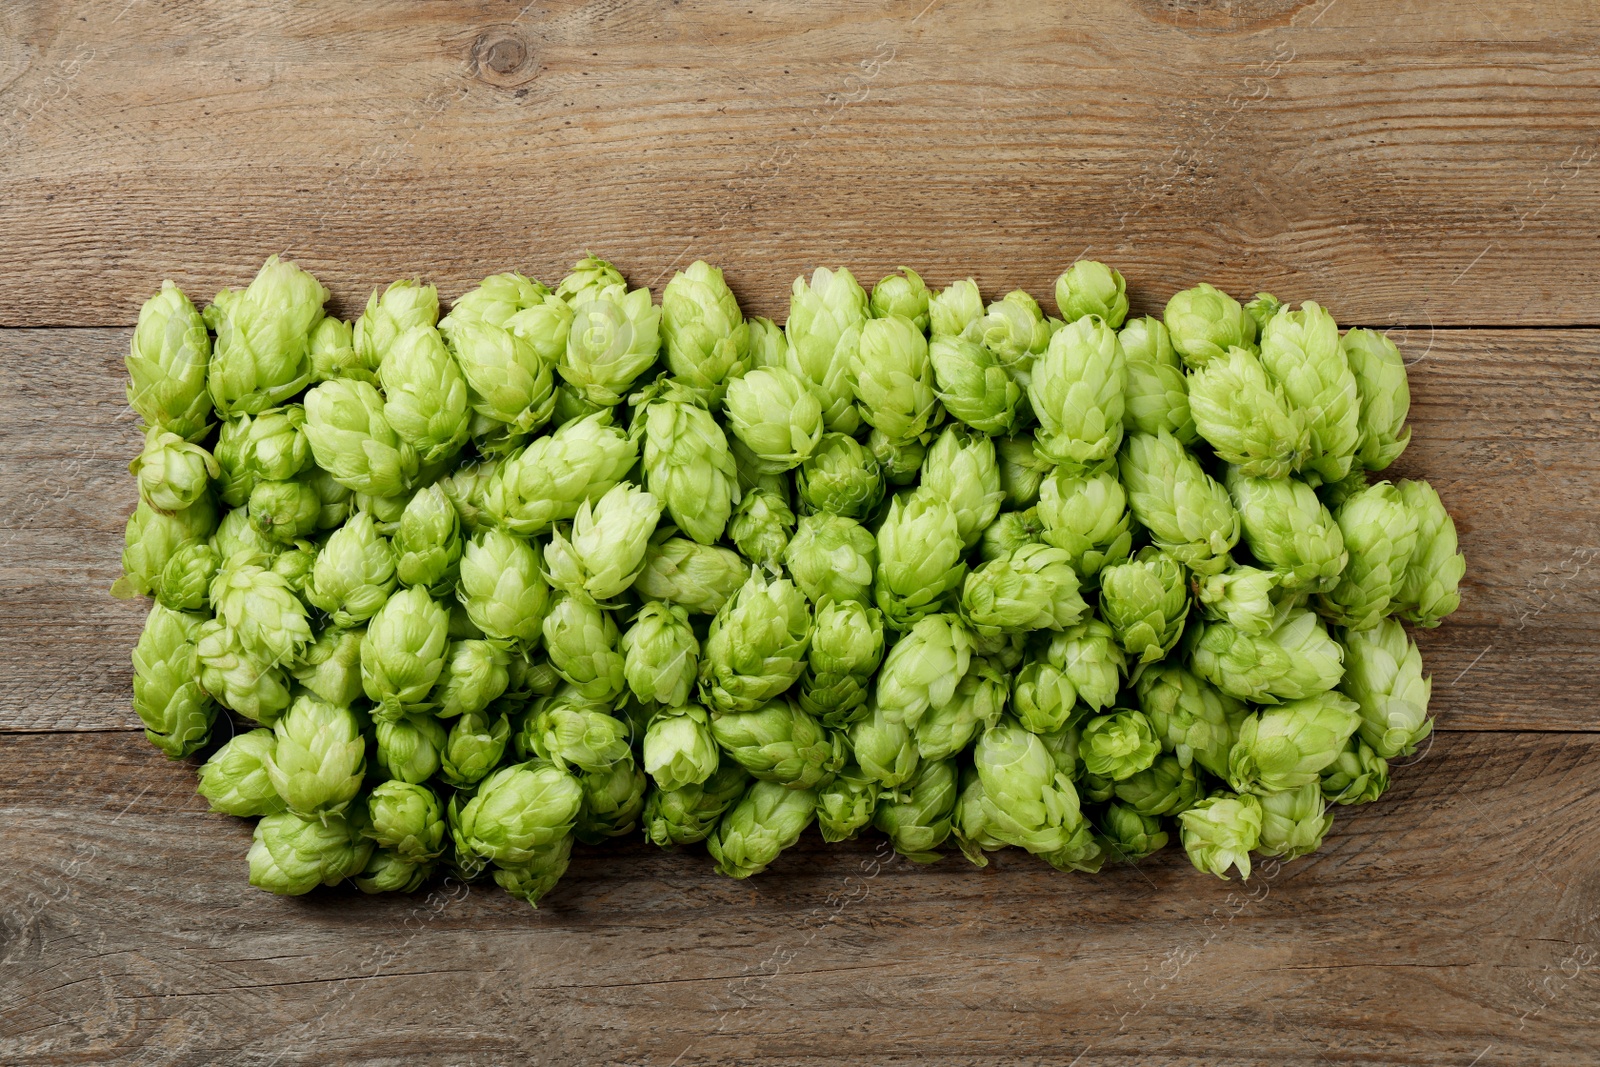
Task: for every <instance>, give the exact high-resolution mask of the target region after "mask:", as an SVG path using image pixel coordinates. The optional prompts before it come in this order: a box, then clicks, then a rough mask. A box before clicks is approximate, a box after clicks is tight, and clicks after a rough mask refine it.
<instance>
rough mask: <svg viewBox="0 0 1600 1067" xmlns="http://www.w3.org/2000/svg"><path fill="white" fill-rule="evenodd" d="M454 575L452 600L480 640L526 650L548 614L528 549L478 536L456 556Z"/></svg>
mask: <svg viewBox="0 0 1600 1067" xmlns="http://www.w3.org/2000/svg"><path fill="white" fill-rule="evenodd" d="M460 574H461V577H460V582H459V584H458V585H457V587H456V596H457V597H458V598H459V599H460V601H461V603H462V604H464V605H465V606H466V609H467V615H468V617H469V618H471V620H472V622H473V624H474V625H475V626H477V627H478V629H480V630H482V631H483V634H484V636H485V637H487V638H489V639H490V640H493V641H498V642H500V643H502V644H503V645H506V646H508V647H518V648H532V647H533V645H534V644H535V643H536V642H537V641H538V640H539V634H540V631H541V627H543V625H544V622H545V617H546V615H547V614H548V613H549V612H550V610H551V606H550V605H551V595H550V587H549V586H548V585H546V584H545V579H544V575H543V574H542V573H541V572H540V570H539V557H538V555H537V554H536V553H535V552H534V549H533V546H531V545H529V544H528V542H526V541H524V540H523V539H522V538H520V537H514V536H512V535H511V534H508V533H506V532H504V531H503V530H484V531H483V532H481V533H479V534H478V535H477V536H476V537H474V538H473V539H472V540H471V541H469V542H467V545H466V548H465V549H464V550H463V551H462V554H461V571H460ZM624 588H625V587H624Z"/></svg>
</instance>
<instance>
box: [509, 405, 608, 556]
mask: <svg viewBox="0 0 1600 1067" xmlns="http://www.w3.org/2000/svg"><path fill="white" fill-rule="evenodd" d="M637 459H638V451H637V449H636V448H635V445H634V442H632V441H630V440H629V438H628V436H627V434H625V433H623V432H622V431H621V430H619V429H618V428H616V427H615V426H613V425H612V424H611V414H610V411H609V410H607V411H601V412H597V413H595V414H593V415H589V416H586V417H584V418H582V419H579V420H577V421H576V422H569V423H567V424H565V425H564V426H562V427H561V428H560V429H558V430H556V432H555V433H554V434H553V435H551V436H549V437H539V438H535V439H534V440H533V441H532V442H530V443H529V444H528V447H527V448H525V449H523V450H521V451H520V452H516V453H513V454H512V455H510V456H508V457H507V458H506V460H505V462H504V463H501V464H500V465H499V466H498V467H496V468H495V470H494V472H493V473H492V474H491V475H490V476H489V478H488V479H487V481H486V482H485V483H484V485H483V487H482V494H483V496H482V506H483V510H484V511H485V512H486V513H487V515H488V517H489V519H490V520H491V521H492V522H494V523H495V524H497V525H500V526H503V527H505V528H506V529H507V530H510V531H511V532H512V533H515V534H521V535H522V536H524V537H526V536H531V535H533V534H540V533H544V532H546V531H548V530H549V529H550V527H551V526H553V525H554V524H555V523H557V522H562V521H564V520H567V519H571V518H573V517H575V516H576V515H577V514H578V508H579V507H580V506H581V505H582V504H583V503H584V502H585V501H589V502H593V501H596V500H599V499H600V498H601V497H602V496H604V495H605V494H606V493H607V492H609V491H610V490H611V489H612V488H613V487H614V486H616V485H617V484H618V483H620V482H621V481H622V480H623V478H625V477H626V476H627V473H628V471H629V469H630V468H632V467H633V465H634V462H635V461H636V460H637Z"/></svg>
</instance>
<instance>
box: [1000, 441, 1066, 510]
mask: <svg viewBox="0 0 1600 1067" xmlns="http://www.w3.org/2000/svg"><path fill="white" fill-rule="evenodd" d="M995 458H996V460H997V462H998V463H999V465H1000V489H1001V491H1002V492H1004V493H1005V494H1006V500H1005V502H1006V505H1007V506H1008V507H1013V508H1030V507H1032V506H1033V505H1035V504H1037V503H1038V502H1039V493H1040V491H1041V490H1042V489H1043V488H1044V482H1045V479H1046V478H1047V477H1049V475H1050V474H1051V472H1053V471H1054V470H1055V469H1056V465H1055V464H1054V463H1051V462H1050V461H1049V460H1047V459H1045V458H1044V457H1042V456H1040V455H1039V453H1038V451H1037V450H1036V449H1035V448H1034V447H1033V436H1032V435H1031V434H1026V433H1023V434H1017V435H1015V436H1012V437H1000V438H996V440H995Z"/></svg>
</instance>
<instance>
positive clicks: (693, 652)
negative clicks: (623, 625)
mask: <svg viewBox="0 0 1600 1067" xmlns="http://www.w3.org/2000/svg"><path fill="white" fill-rule="evenodd" d="M619 647H620V648H621V650H622V672H623V676H624V677H626V678H627V680H628V688H629V689H631V690H632V691H633V695H634V696H636V697H638V698H639V699H640V700H645V701H654V702H655V703H657V704H661V705H663V706H664V707H669V708H676V707H680V706H682V705H683V704H684V702H685V701H687V700H688V699H689V693H690V692H691V691H692V690H693V689H694V684H695V677H696V674H697V672H698V670H699V667H700V642H699V640H698V639H697V638H696V637H695V632H694V627H692V626H690V625H689V612H688V609H687V608H684V607H681V606H679V605H676V604H662V603H649V604H646V605H645V606H644V607H643V608H641V609H640V610H639V613H638V614H637V615H635V616H634V619H633V625H632V626H630V627H628V630H627V632H626V633H624V634H623V635H622V640H621V643H620V646H619Z"/></svg>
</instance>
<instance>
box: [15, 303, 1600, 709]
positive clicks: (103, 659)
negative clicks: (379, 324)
mask: <svg viewBox="0 0 1600 1067" xmlns="http://www.w3.org/2000/svg"><path fill="white" fill-rule="evenodd" d="M1401 340H1403V341H1405V342H1406V350H1407V352H1408V353H1409V354H1410V358H1412V359H1414V360H1415V364H1414V365H1413V367H1412V371H1411V374H1412V390H1413V396H1414V407H1413V426H1414V432H1413V435H1412V444H1411V447H1410V448H1409V449H1408V451H1407V452H1406V454H1405V455H1404V456H1403V457H1402V458H1401V461H1400V463H1399V464H1397V466H1396V468H1395V471H1394V473H1395V475H1396V476H1405V477H1426V478H1428V479H1429V480H1430V481H1432V482H1433V483H1434V484H1435V485H1436V486H1437V487H1438V489H1439V491H1440V493H1441V494H1442V495H1443V497H1444V500H1445V502H1446V504H1447V505H1448V506H1449V508H1450V510H1451V511H1452V512H1453V513H1454V514H1455V516H1456V521H1457V527H1458V529H1459V531H1460V533H1461V543H1462V547H1463V550H1464V551H1465V552H1466V554H1467V558H1468V561H1469V566H1468V572H1467V573H1468V580H1467V585H1466V592H1465V595H1464V600H1463V605H1462V608H1461V610H1460V611H1459V612H1457V613H1456V614H1455V615H1454V616H1452V617H1451V618H1450V619H1449V620H1448V622H1446V623H1445V625H1443V626H1441V627H1440V628H1439V629H1437V630H1434V631H1431V632H1427V633H1425V634H1423V635H1422V636H1421V642H1422V645H1423V652H1424V656H1425V659H1426V662H1427V664H1428V668H1429V669H1430V670H1431V671H1432V672H1433V675H1434V686H1435V697H1434V710H1435V712H1436V713H1437V714H1438V715H1439V721H1440V725H1441V726H1442V727H1444V728H1447V729H1506V728H1519V729H1531V730H1573V729H1584V730H1592V729H1600V713H1597V712H1596V710H1595V707H1594V703H1593V701H1592V699H1590V698H1589V693H1590V690H1591V689H1592V687H1593V679H1594V677H1595V675H1596V672H1597V670H1600V433H1597V428H1600V427H1597V416H1596V412H1597V411H1600V333H1597V332H1593V331H1582V330H1573V331H1545V330H1539V331H1511V330H1508V331H1435V332H1433V333H1431V334H1424V333H1416V332H1413V333H1412V334H1411V335H1410V336H1404V337H1401ZM126 344H127V332H126V331H123V330H35V331H26V332H24V331H0V376H3V377H0V382H3V384H4V390H3V392H0V523H3V525H0V538H3V539H4V543H5V546H6V551H7V556H8V563H7V566H6V567H4V568H0V646H3V647H4V648H5V650H6V653H7V654H6V655H5V656H4V657H0V730H61V729H108V728H126V727H130V726H133V725H135V724H136V723H137V720H136V719H135V718H134V716H133V713H132V711H131V710H130V709H129V707H128V693H129V686H130V685H131V684H132V683H131V669H130V667H129V662H128V653H129V650H130V649H131V648H132V646H133V642H134V641H135V639H136V638H137V637H138V631H139V627H140V625H141V623H142V619H143V614H144V611H145V605H144V604H143V603H141V602H135V603H120V602H118V601H115V600H112V599H111V598H110V597H109V596H108V595H107V594H106V590H107V589H108V588H109V587H110V585H111V583H112V581H114V580H115V578H116V576H117V574H118V573H119V571H118V567H119V565H120V563H119V560H120V554H121V550H122V524H123V520H124V518H125V517H126V516H127V514H128V513H129V512H130V511H131V510H132V509H133V506H134V503H135V501H136V496H135V491H134V486H133V483H132V480H131V479H130V478H129V477H128V476H127V470H126V465H127V461H128V459H130V458H131V457H132V456H134V455H135V454H136V453H137V451H138V447H139V439H138V434H137V430H136V425H135V424H136V420H135V419H134V417H133V416H132V415H131V413H129V412H128V410H127V409H126V406H125V405H124V404H123V403H122V397H121V389H122V373H123V372H122V368H121V362H120V361H121V358H122V353H123V351H124V349H125V346H126Z"/></svg>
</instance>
